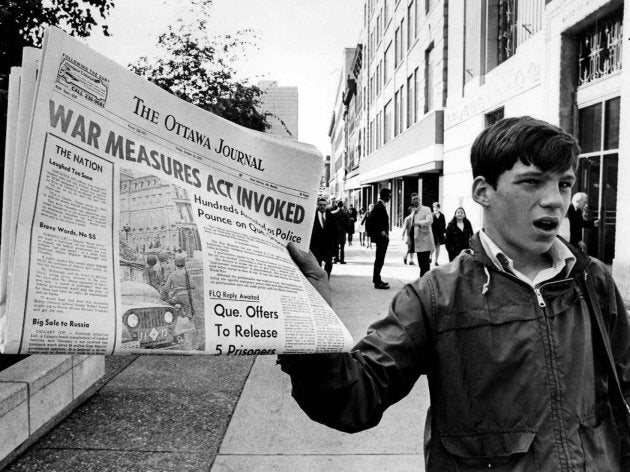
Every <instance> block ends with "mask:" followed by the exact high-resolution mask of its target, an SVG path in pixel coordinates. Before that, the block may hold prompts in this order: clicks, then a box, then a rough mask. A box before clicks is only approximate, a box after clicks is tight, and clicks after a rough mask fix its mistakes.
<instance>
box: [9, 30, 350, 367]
mask: <svg viewBox="0 0 630 472" xmlns="http://www.w3.org/2000/svg"><path fill="white" fill-rule="evenodd" d="M9 88H10V90H9V108H8V120H7V121H8V126H7V143H6V144H7V145H6V156H5V179H4V195H5V198H4V201H3V208H2V242H1V245H0V251H1V252H0V352H2V353H20V354H25V353H51V354H60V353H92V354H111V353H115V354H120V353H130V352H143V353H156V354H157V353H160V354H164V353H177V354H210V355H234V356H236V355H250V354H279V353H303V352H338V351H344V350H348V349H349V348H350V346H351V344H352V339H351V337H350V334H349V333H348V331H347V330H346V328H345V327H344V326H343V324H342V323H341V321H340V320H339V318H338V317H337V315H336V314H335V313H334V312H333V310H332V309H331V308H330V307H329V306H328V305H327V304H326V302H325V301H324V300H323V299H322V297H321V296H320V295H319V294H318V293H317V292H316V291H315V290H314V289H313V288H312V286H311V285H310V284H309V282H308V281H307V280H306V279H305V277H304V276H303V275H302V273H301V272H300V271H299V269H298V268H297V267H296V266H295V264H293V262H292V261H291V258H290V256H289V254H288V252H287V249H286V245H287V244H288V243H289V242H293V243H295V244H297V245H298V246H299V247H300V248H301V249H304V250H308V247H309V239H310V232H311V226H312V223H313V221H314V218H315V213H314V212H315V206H316V201H315V200H316V191H317V188H318V185H319V179H320V176H321V172H322V166H323V164H322V159H321V155H320V154H319V153H318V152H317V150H316V149H315V148H314V147H312V146H310V145H306V144H302V143H298V142H294V141H291V140H287V139H282V138H275V137H272V136H269V135H266V134H264V133H259V132H256V131H252V130H248V129H246V128H243V127H240V126H238V125H235V124H233V123H230V122H228V121H226V120H224V119H222V118H219V117H217V116H215V115H213V114H211V113H208V112H206V111H204V110H201V109H199V108H197V107H195V106H193V105H190V104H189V103H186V102H184V101H182V100H180V99H179V98H177V97H175V96H173V95H171V94H169V93H167V92H165V91H164V90H162V89H160V88H159V87H157V86H155V85H153V84H151V83H150V82H148V81H147V80H145V79H143V78H141V77H138V76H137V75H135V74H133V73H132V72H130V71H128V70H126V69H125V68H124V67H121V66H120V65H117V64H116V63H114V62H113V61H111V60H109V59H107V58H105V57H103V56H101V55H99V54H97V53H96V52H94V51H93V50H91V49H89V48H88V47H86V46H84V45H82V44H81V43H79V42H78V41H77V40H75V39H73V38H71V37H70V36H68V35H66V34H65V33H63V32H62V31H61V30H59V29H56V28H51V29H50V30H49V31H48V32H47V34H46V37H45V39H44V46H43V49H42V50H41V51H40V50H38V49H34V48H26V49H25V50H24V54H23V63H22V67H21V68H13V69H12V71H11V76H10V86H9Z"/></svg>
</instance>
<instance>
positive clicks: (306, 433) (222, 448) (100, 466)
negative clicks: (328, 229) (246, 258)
mask: <svg viewBox="0 0 630 472" xmlns="http://www.w3.org/2000/svg"><path fill="white" fill-rule="evenodd" d="M357 239H358V238H357V236H356V235H355V238H354V241H353V245H352V246H346V262H347V263H346V264H343V265H342V264H335V265H333V270H332V276H331V279H330V284H331V288H332V292H333V308H334V309H335V311H336V313H337V314H338V315H339V316H340V318H341V319H342V321H343V322H344V323H345V324H346V326H347V327H348V329H349V330H350V332H351V334H352V336H353V337H354V338H355V340H357V339H359V338H360V337H361V336H362V335H363V334H364V333H365V331H366V329H367V327H368V326H369V324H370V323H371V322H372V321H374V320H376V319H377V318H379V317H381V316H382V315H383V314H384V313H385V312H386V311H387V307H388V305H389V302H390V300H391V298H392V297H393V296H394V294H395V293H396V292H397V291H398V290H399V289H400V288H401V287H402V286H403V285H404V284H405V283H408V282H410V281H412V280H414V279H415V278H416V277H417V276H418V274H419V272H418V267H417V265H413V266H410V265H405V264H403V255H404V253H405V251H406V247H405V246H404V244H403V243H402V240H401V238H400V233H399V232H393V233H392V235H391V240H390V247H389V249H388V253H387V257H386V261H385V266H384V268H383V271H382V277H383V279H384V280H385V281H387V282H389V284H390V286H391V289H390V290H376V289H374V287H373V285H372V283H371V278H372V263H373V260H374V248H372V249H369V248H365V247H361V246H360V245H359V242H358V240H357ZM447 260H448V258H447V256H446V251H445V250H444V248H442V254H440V262H441V263H442V262H444V263H445V262H446V261H447ZM414 262H415V263H416V264H417V261H414ZM101 383H102V387H101V388H100V389H99V390H98V391H97V392H96V393H95V394H94V395H93V396H92V397H91V398H90V399H89V400H88V401H86V402H85V403H84V404H83V405H81V406H80V407H78V408H77V409H76V410H74V411H73V412H72V413H71V414H69V416H68V417H67V418H66V419H65V420H63V421H62V422H60V423H59V424H58V425H57V426H56V427H55V428H54V429H52V430H51V431H50V432H49V433H48V434H46V435H45V436H44V437H43V438H42V439H41V440H40V441H38V442H37V443H35V444H34V445H33V446H32V447H31V448H29V449H28V450H26V451H25V452H24V454H22V455H21V456H20V457H18V458H17V459H16V460H15V461H14V462H12V463H11V464H9V465H8V466H7V467H6V469H5V470H6V471H11V472H16V471H42V472H47V471H69V470H81V471H104V470H106V471H112V470H116V471H209V472H245V471H247V472H263V471H264V472H267V471H278V472H285V471H286V472H289V471H291V472H293V471H296V470H299V471H301V472H320V471H321V472H329V471H331V470H333V471H344V472H346V471H347V472H354V471H357V472H370V471H380V470H386V471H388V472H408V471H409V472H411V471H413V472H418V471H423V470H424V464H423V463H424V461H423V455H422V438H423V430H424V420H425V414H426V410H427V408H428V405H429V395H428V388H427V385H426V382H425V380H424V379H421V380H420V381H419V382H418V383H417V384H416V386H415V387H414V389H413V390H412V392H411V393H410V394H409V395H408V396H407V397H406V398H405V399H403V400H402V401H401V402H399V403H398V404H396V405H394V406H393V407H391V408H390V409H389V410H388V411H387V412H386V413H385V415H384V417H383V419H382V420H381V423H380V424H379V425H378V426H377V427H375V428H372V429H370V430H368V431H364V432H361V433H356V434H347V433H341V432H339V431H336V430H333V429H330V428H327V427H325V426H323V425H320V424H318V423H315V422H313V421H311V420H310V419H309V418H308V417H307V416H306V415H305V414H304V413H303V412H302V411H301V410H300V409H299V407H298V406H297V404H296V403H295V401H294V400H293V399H292V398H291V394H290V392H291V388H290V380H289V377H288V376H287V375H286V374H284V373H283V372H281V370H280V368H279V366H277V365H276V357H275V356H244V357H214V356H212V357H206V356H203V357H202V356H197V357H187V356H117V357H108V358H107V359H106V375H105V377H104V379H103V380H102V381H101Z"/></svg>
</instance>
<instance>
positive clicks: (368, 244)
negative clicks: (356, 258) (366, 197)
mask: <svg viewBox="0 0 630 472" xmlns="http://www.w3.org/2000/svg"><path fill="white" fill-rule="evenodd" d="M372 210H374V203H370V204H369V205H368V209H367V213H366V214H365V238H366V246H367V248H368V249H372V238H371V237H370V233H369V232H368V230H367V220H368V218H369V217H370V214H371V213H372Z"/></svg>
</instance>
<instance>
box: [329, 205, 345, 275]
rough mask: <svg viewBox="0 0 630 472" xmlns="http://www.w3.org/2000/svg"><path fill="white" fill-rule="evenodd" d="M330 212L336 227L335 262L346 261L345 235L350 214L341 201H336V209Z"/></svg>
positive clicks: (343, 262) (341, 262)
mask: <svg viewBox="0 0 630 472" xmlns="http://www.w3.org/2000/svg"><path fill="white" fill-rule="evenodd" d="M331 214H332V215H333V216H334V218H335V223H336V227H337V235H336V242H335V264H336V263H337V262H339V263H340V264H345V263H346V235H347V234H348V229H349V227H350V216H349V215H348V212H347V211H346V209H345V207H344V205H343V202H342V201H338V202H337V209H336V210H333V211H331Z"/></svg>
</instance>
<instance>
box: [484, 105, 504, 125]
mask: <svg viewBox="0 0 630 472" xmlns="http://www.w3.org/2000/svg"><path fill="white" fill-rule="evenodd" d="M504 112H505V109H504V108H503V107H501V108H497V109H496V110H493V111H491V112H490V113H486V115H485V121H486V127H488V126H492V125H493V124H495V123H496V122H497V121H499V120H502V119H503V116H504Z"/></svg>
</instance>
